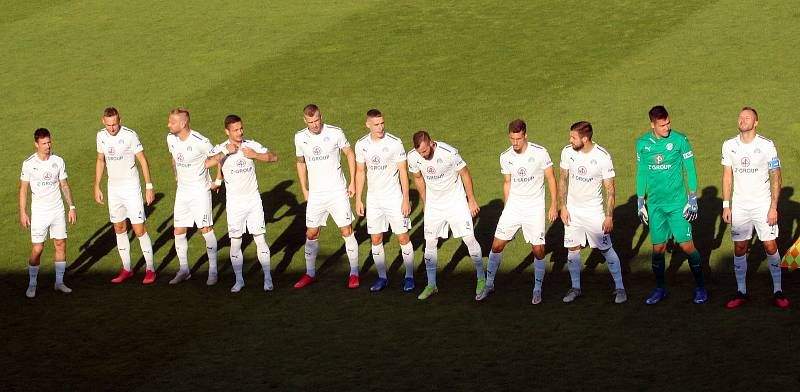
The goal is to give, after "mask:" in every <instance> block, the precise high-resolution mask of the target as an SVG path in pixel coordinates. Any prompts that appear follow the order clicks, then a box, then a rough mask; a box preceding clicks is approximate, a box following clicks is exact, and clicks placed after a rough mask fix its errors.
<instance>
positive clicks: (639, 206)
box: [636, 197, 649, 225]
mask: <svg viewBox="0 0 800 392" xmlns="http://www.w3.org/2000/svg"><path fill="white" fill-rule="evenodd" d="M636 210H637V213H638V214H639V220H640V221H642V223H644V224H645V225H646V224H647V220H648V219H649V217H648V216H647V206H646V205H645V203H644V197H640V198H638V199H636Z"/></svg>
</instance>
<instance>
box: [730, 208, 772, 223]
mask: <svg viewBox="0 0 800 392" xmlns="http://www.w3.org/2000/svg"><path fill="white" fill-rule="evenodd" d="M767 220H769V214H767ZM722 221H723V222H725V223H727V224H731V208H730V207H728V208H723V209H722Z"/></svg>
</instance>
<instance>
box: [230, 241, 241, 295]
mask: <svg viewBox="0 0 800 392" xmlns="http://www.w3.org/2000/svg"><path fill="white" fill-rule="evenodd" d="M230 258H231V267H232V268H233V273H234V274H235V275H236V284H237V285H238V284H243V283H244V277H243V276H242V266H243V265H244V260H243V257H242V238H241V237H240V238H231V250H230Z"/></svg>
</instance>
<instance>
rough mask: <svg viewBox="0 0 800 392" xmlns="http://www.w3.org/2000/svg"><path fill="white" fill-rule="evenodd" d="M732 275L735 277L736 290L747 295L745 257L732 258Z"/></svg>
mask: <svg viewBox="0 0 800 392" xmlns="http://www.w3.org/2000/svg"><path fill="white" fill-rule="evenodd" d="M733 274H734V275H735V276H736V289H737V290H738V291H739V292H740V293H742V294H747V255H746V254H744V255H741V256H736V255H734V256H733Z"/></svg>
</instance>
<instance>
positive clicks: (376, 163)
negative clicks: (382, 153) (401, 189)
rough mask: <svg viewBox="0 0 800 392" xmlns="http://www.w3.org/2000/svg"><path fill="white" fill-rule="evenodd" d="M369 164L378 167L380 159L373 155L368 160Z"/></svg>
mask: <svg viewBox="0 0 800 392" xmlns="http://www.w3.org/2000/svg"><path fill="white" fill-rule="evenodd" d="M370 162H372V164H373V165H380V164H381V157H379V156H377V155H373V156H372V159H370Z"/></svg>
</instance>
